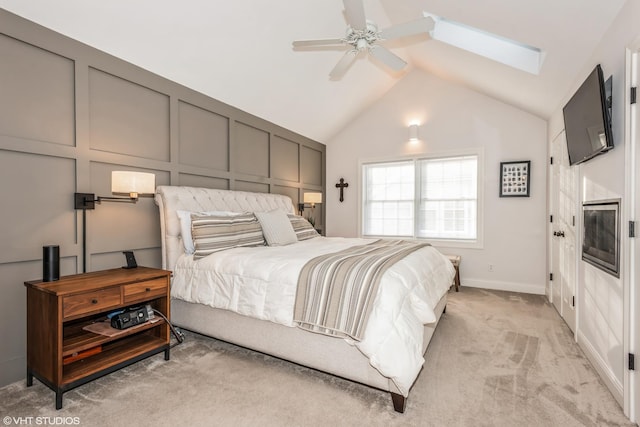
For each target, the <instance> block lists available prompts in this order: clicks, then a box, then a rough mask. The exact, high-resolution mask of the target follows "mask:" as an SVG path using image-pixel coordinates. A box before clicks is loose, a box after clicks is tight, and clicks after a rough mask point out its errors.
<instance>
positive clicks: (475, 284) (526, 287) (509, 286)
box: [460, 279, 545, 295]
mask: <svg viewBox="0 0 640 427" xmlns="http://www.w3.org/2000/svg"><path fill="white" fill-rule="evenodd" d="M460 285H461V286H468V287H470V288H482V289H493V290H495V291H509V292H522V293H524V294H535V295H544V294H545V284H544V283H542V284H539V285H534V284H530V283H514V282H498V281H495V280H476V279H464V280H463V281H462V283H461V284H460Z"/></svg>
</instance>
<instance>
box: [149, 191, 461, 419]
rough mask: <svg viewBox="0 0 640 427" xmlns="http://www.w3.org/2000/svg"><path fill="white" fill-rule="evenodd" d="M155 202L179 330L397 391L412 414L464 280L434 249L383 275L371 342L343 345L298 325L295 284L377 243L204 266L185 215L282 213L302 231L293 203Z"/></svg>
mask: <svg viewBox="0 0 640 427" xmlns="http://www.w3.org/2000/svg"><path fill="white" fill-rule="evenodd" d="M155 201H156V204H157V205H158V208H159V211H160V224H161V240H162V267H163V268H165V269H167V270H171V271H173V279H172V302H171V315H172V316H171V317H172V322H173V323H174V324H175V325H177V326H180V327H182V328H184V329H187V330H190V331H194V332H197V333H200V334H204V335H207V336H211V337H214V338H216V339H220V340H223V341H227V342H230V343H233V344H236V345H240V346H243V347H247V348H250V349H253V350H256V351H259V352H263V353H266V354H269V355H273V356H275V357H278V358H282V359H285V360H288V361H291V362H294V363H297V364H300V365H304V366H307V367H310V368H313V369H317V370H320V371H323V372H326V373H329V374H332V375H336V376H339V377H342V378H346V379H348V380H351V381H355V382H359V383H362V384H366V385H368V386H371V387H374V388H377V389H380V390H383V391H388V392H390V394H391V397H392V402H393V407H394V409H395V410H396V411H397V412H404V409H405V407H406V401H407V397H408V395H409V390H410V388H411V385H412V384H413V383H414V381H415V379H416V378H417V376H418V374H419V372H420V369H421V366H422V364H423V363H424V359H423V356H424V353H425V351H426V349H427V346H428V344H429V341H430V339H431V337H432V335H433V333H434V330H435V328H436V326H437V324H438V321H439V320H440V317H441V315H442V313H443V312H444V311H445V309H446V301H447V291H448V289H449V287H450V285H451V283H452V279H453V275H454V269H453V267H452V265H451V263H450V262H449V261H448V259H447V258H446V257H444V256H443V255H442V254H440V253H439V252H438V251H437V250H436V249H435V248H433V247H431V246H428V245H427V246H424V247H418V248H417V249H412V251H411V252H410V253H408V254H407V255H406V256H404V257H403V258H402V259H401V260H400V261H397V262H395V263H394V264H393V265H391V266H390V267H388V270H385V271H384V273H383V274H382V273H381V274H382V277H381V279H380V284H379V287H378V288H375V289H376V291H375V295H374V297H372V302H371V307H370V308H369V313H370V314H369V317H368V320H367V322H366V325H365V326H364V331H363V332H362V336H358V337H356V338H354V336H353V335H346V336H343V337H336V336H331V335H327V334H325V333H318V331H317V330H316V331H312V330H309V329H310V328H307V329H303V328H302V327H298V326H301V325H302V323H296V322H294V320H293V316H294V314H293V311H294V308H293V306H292V305H295V298H296V285H297V283H290V282H296V277H297V276H298V275H299V274H300V269H301V268H302V266H304V265H307V263H308V261H309V259H311V258H314V257H316V256H318V254H327V255H326V256H332V255H333V254H334V253H336V252H338V251H343V250H355V249H359V248H363V247H365V245H369V244H371V239H346V238H334V237H330V238H328V237H322V236H317V237H315V236H308V235H306V236H305V238H304V240H302V237H301V236H302V235H301V234H298V238H299V239H300V241H296V242H295V243H292V244H290V245H279V246H265V245H261V246H256V247H237V248H233V249H229V250H223V251H216V252H214V253H212V254H211V255H208V256H204V257H203V256H202V254H201V256H200V258H199V259H197V260H196V259H194V258H196V255H197V254H190V253H186V252H188V251H185V245H186V242H185V241H184V238H185V237H187V240H190V239H191V236H183V234H185V235H186V234H187V231H182V230H185V228H184V227H185V223H184V218H185V216H184V215H185V212H187V213H211V212H215V213H218V212H225V213H226V214H231V213H233V212H236V213H246V212H251V213H256V214H255V215H259V213H261V212H264V213H269V212H271V213H276V211H282V212H284V213H286V214H288V216H289V217H290V218H291V219H292V221H293V220H294V218H296V219H297V220H299V219H300V217H295V211H294V207H293V204H292V201H291V199H290V198H289V197H287V196H284V195H277V194H264V193H250V192H242V191H228V190H216V189H207V188H197V187H178V186H159V187H158V188H157V189H156V195H155ZM179 214H180V216H179ZM181 218H182V220H181ZM192 218H195V217H192ZM193 221H195V219H194V220H193ZM193 224H194V225H193V227H194V230H195V222H194V223H193ZM194 233H195V231H194ZM194 236H195V234H194ZM312 237H313V238H312ZM191 243H193V242H191ZM366 247H369V246H366ZM196 252H197V250H196ZM427 260H428V262H426V261H427ZM232 269H233V270H232ZM212 281H213V282H216V281H217V282H222V283H223V284H222V285H220V284H218V285H215V284H211V283H210V282H212ZM389 283H392V284H393V285H390V284H389ZM215 286H218V288H215ZM220 286H222V287H220ZM399 347H403V349H402V350H398V348H399ZM404 347H406V349H405V348H404Z"/></svg>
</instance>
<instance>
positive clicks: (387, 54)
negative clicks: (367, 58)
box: [369, 45, 407, 71]
mask: <svg viewBox="0 0 640 427" xmlns="http://www.w3.org/2000/svg"><path fill="white" fill-rule="evenodd" d="M369 53H370V54H371V55H373V56H374V57H375V58H376V59H378V60H380V61H381V62H383V63H385V64H386V65H387V66H388V67H389V68H392V69H394V70H396V71H400V70H402V69H403V68H404V67H405V66H406V65H407V63H406V62H405V61H404V60H403V59H402V58H400V57H399V56H397V55H396V54H395V53H392V52H391V51H390V50H389V49H387V48H385V47H382V46H380V45H373V46H371V47H370V48H369Z"/></svg>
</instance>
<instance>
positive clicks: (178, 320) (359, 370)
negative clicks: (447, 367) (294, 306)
mask: <svg viewBox="0 0 640 427" xmlns="http://www.w3.org/2000/svg"><path fill="white" fill-rule="evenodd" d="M446 304H447V294H445V295H444V296H443V297H442V299H441V300H440V301H439V302H438V304H437V305H436V307H435V308H434V312H435V314H436V316H437V319H438V320H437V321H436V322H435V323H431V324H427V325H425V327H424V338H423V353H424V352H425V351H426V349H427V346H428V345H429V342H430V341H431V337H432V336H433V333H434V331H435V328H436V325H437V324H438V322H439V321H440V317H441V315H442V313H443V311H444V309H445V307H446ZM171 321H172V323H173V324H174V325H176V326H179V327H181V328H184V329H187V330H190V331H193V332H197V333H200V334H203V335H207V336H210V337H213V338H217V339H220V340H222V341H226V342H229V343H232V344H236V345H239V346H242V347H246V348H249V349H252V350H255V351H259V352H261V353H266V354H269V355H271V356H275V357H278V358H281V359H284V360H287V361H290V362H293V363H297V364H300V365H303V366H306V367H309V368H313V369H317V370H319V371H323V372H326V373H329V374H332V375H336V376H339V377H342V378H346V379H348V380H351V381H356V382H359V383H362V384H365V385H368V386H371V387H375V388H377V389H380V390H384V391H389V392H391V393H396V394H401V393H400V392H399V391H398V389H397V387H396V386H395V384H394V383H393V381H391V380H390V379H388V378H387V377H384V376H382V375H381V374H380V373H379V372H378V371H377V370H376V369H375V368H374V367H372V366H371V364H370V363H369V360H368V359H367V357H366V356H364V355H363V354H362V353H361V352H360V350H358V348H356V347H355V346H352V345H349V344H348V343H347V342H346V341H344V340H343V339H340V338H335V337H330V336H325V335H321V334H316V333H313V332H308V331H304V330H302V329H300V328H292V327H288V326H284V325H279V324H277V323H273V322H269V321H265V320H258V319H254V318H251V317H247V316H243V315H240V314H237V313H234V312H232V311H228V310H221V309H215V308H211V307H208V306H205V305H202V304H194V303H189V302H185V301H182V300H178V299H172V300H171ZM405 397H406V396H405Z"/></svg>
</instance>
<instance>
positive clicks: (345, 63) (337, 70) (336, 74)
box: [329, 49, 358, 80]
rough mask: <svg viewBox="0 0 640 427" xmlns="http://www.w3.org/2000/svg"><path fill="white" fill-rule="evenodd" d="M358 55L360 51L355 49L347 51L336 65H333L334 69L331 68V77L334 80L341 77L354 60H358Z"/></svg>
mask: <svg viewBox="0 0 640 427" xmlns="http://www.w3.org/2000/svg"><path fill="white" fill-rule="evenodd" d="M356 56H358V51H357V50H355V49H354V50H350V51H348V52H347V53H345V54H344V55H343V56H342V58H340V61H338V63H337V64H336V66H335V67H333V70H331V72H330V73H329V78H331V79H333V80H338V79H340V78H341V77H342V76H343V75H344V73H346V72H347V70H348V69H349V67H350V66H351V64H353V62H354V61H355V60H356Z"/></svg>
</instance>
